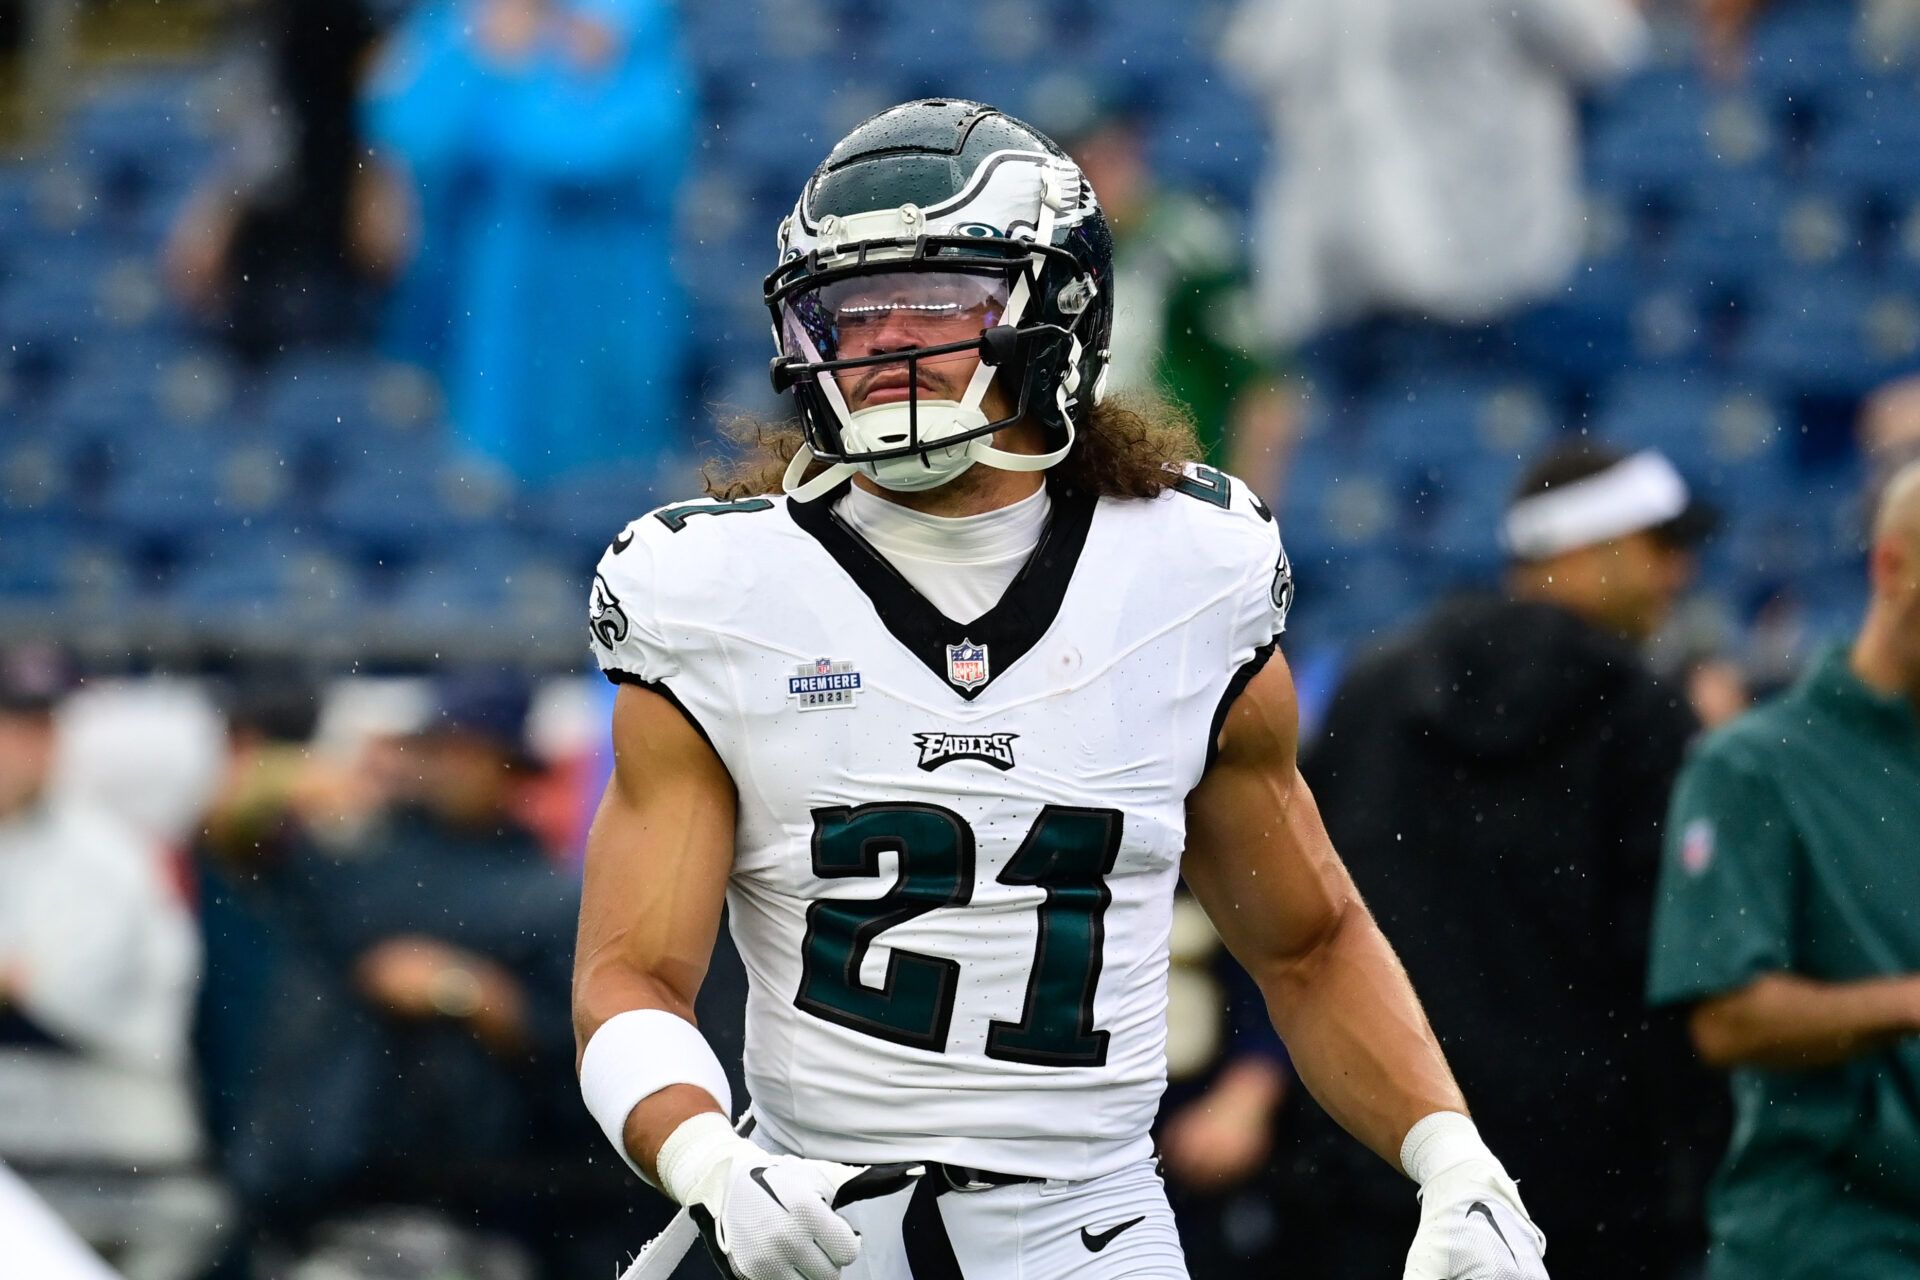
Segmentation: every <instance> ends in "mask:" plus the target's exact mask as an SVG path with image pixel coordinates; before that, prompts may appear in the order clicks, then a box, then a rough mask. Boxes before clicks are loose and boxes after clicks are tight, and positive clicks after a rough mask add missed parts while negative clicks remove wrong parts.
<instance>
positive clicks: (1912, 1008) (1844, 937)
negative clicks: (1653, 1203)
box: [1649, 463, 1920, 1280]
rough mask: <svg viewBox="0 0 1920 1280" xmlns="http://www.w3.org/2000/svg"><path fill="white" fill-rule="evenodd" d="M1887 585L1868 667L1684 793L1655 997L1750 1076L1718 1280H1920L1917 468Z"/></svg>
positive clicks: (1869, 638) (1833, 666) (1839, 671)
mask: <svg viewBox="0 0 1920 1280" xmlns="http://www.w3.org/2000/svg"><path fill="white" fill-rule="evenodd" d="M1870 573H1871V585H1872V603H1871V604H1870V606H1869V608H1868V610H1867V615H1866V620H1865V622H1864V623H1863V624H1862V626H1861V629H1860V633H1859V635H1858V637H1857V638H1856V639H1855V641H1854V644H1853V646H1852V648H1851V649H1850V650H1849V649H1845V648H1838V649H1835V650H1833V651H1832V652H1829V653H1827V654H1825V655H1824V656H1823V657H1822V658H1821V659H1820V660H1819V661H1818V662H1817V663H1815V665H1814V666H1813V668H1812V669H1811V670H1810V671H1808V673H1807V674H1806V675H1805V677H1804V678H1803V679H1802V680H1801V681H1800V682H1799V683H1798V684H1797V685H1795V686H1794V687H1793V688H1792V689H1791V690H1789V691H1788V692H1787V693H1786V694H1784V695H1782V696H1781V697H1779V698H1777V699H1775V700H1774V701H1772V702H1770V703H1767V704H1765V705H1763V706H1761V707H1759V708H1757V709H1755V710H1753V711H1751V712H1749V713H1747V714H1746V715H1744V716H1742V717H1740V718H1739V719H1738V720H1735V721H1733V722H1732V723H1730V724H1728V725H1727V726H1725V727H1724V728H1722V729H1720V730H1719V731H1717V732H1715V733H1713V734H1711V735H1709V736H1708V737H1706V738H1704V739H1703V740H1702V741H1701V742H1700V743H1699V744H1698V745H1697V747H1696V748H1695V749H1694V751H1693V753H1692V754H1691V756H1690V758H1689V760H1688V762H1687V764H1686V766H1685V768H1684V769H1683V771H1682V772H1681V775H1680V780H1679V783H1678V784H1677V786H1676V789H1675V792H1674V799H1673V806H1672V810H1671V813H1670V816H1669V822H1668V828H1667V837H1666V839H1667V853H1666V860H1665V863H1664V865H1663V867H1662V869H1661V885H1660V900H1659V903H1658V905H1657V907H1656V911H1655V918H1654V932H1653V954H1652V965H1651V977H1650V983H1649V996H1650V999H1651V1000H1652V1001H1653V1002H1654V1003H1655V1004H1678V1003H1684V1004H1689V1005H1691V1013H1690V1020H1691V1021H1690V1025H1691V1029H1692V1032H1693V1038H1694V1043H1695V1045H1696V1046H1697V1047H1698V1049H1699V1051H1700V1054H1701V1056H1702V1057H1703V1058H1705V1059H1706V1060H1707V1061H1708V1062H1710V1063H1712V1064H1714V1065H1716V1066H1721V1067H1726V1068H1730V1069H1731V1070H1732V1073H1733V1094H1734V1107H1735V1111H1736V1115H1737V1120H1736V1125H1735V1129H1734V1137H1733V1142H1732V1145H1731V1147H1730V1148H1729V1150H1728V1151H1727V1154H1726V1158H1725V1160H1724V1161H1723V1162H1722V1164H1721V1167H1720V1172H1719V1174H1718V1176H1717V1177H1716V1179H1715V1184H1714V1189H1713V1194H1712V1196H1711V1199H1710V1203H1709V1210H1708V1217H1709V1226H1710V1229H1711V1233H1712V1238H1713V1246H1712V1250H1711V1254H1710V1264H1709V1269H1708V1276H1709V1277H1710V1280H1750V1278H1751V1280H1760V1278H1761V1277H1765V1280H1811V1278H1813V1277H1822V1278H1825V1277H1848V1278H1849V1280H1879V1278H1880V1277H1920V463H1914V464H1909V465H1908V466H1907V467H1906V468H1905V469H1903V470H1902V471H1901V472H1899V473H1898V474H1897V475H1896V476H1895V477H1894V479H1893V481H1892V483H1891V484H1890V485H1889V486H1888V488H1887V491H1886V495H1885V497H1884V498H1883V500H1882V502H1881V505H1880V510H1879V514H1878V519H1877V520H1876V522H1875V525H1874V532H1873V549H1872V555H1871V558H1870Z"/></svg>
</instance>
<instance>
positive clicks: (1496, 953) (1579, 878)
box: [1289, 446, 1718, 1280]
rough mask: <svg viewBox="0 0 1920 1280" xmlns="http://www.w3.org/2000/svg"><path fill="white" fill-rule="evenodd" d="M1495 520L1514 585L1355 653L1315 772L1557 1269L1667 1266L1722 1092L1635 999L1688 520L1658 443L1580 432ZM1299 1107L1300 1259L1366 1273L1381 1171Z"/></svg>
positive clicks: (1679, 1243) (1464, 598) (1693, 524)
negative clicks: (1662, 673)
mask: <svg viewBox="0 0 1920 1280" xmlns="http://www.w3.org/2000/svg"><path fill="white" fill-rule="evenodd" d="M1487 521H1488V523H1489V524H1490V525H1491V524H1494V523H1495V522H1496V521H1497V522H1498V523H1499V526H1500V529H1501V531H1502V536H1503V539H1504V541H1505V543H1506V545H1507V548H1508V552H1509V557H1510V559H1509V562H1508V565H1507V569H1506V581H1505V590H1504V591H1500V592H1473V593H1468V594H1464V595H1460V596H1456V597H1453V598H1450V599H1447V600H1445V601H1443V602H1441V603H1440V604H1438V605H1437V606H1436V607H1435V608H1434V609H1433V610H1432V611H1431V612H1430V613H1429V614H1428V615H1427V616H1426V617H1425V618H1423V619H1421V620H1419V621H1417V622H1416V623H1414V624H1413V625H1411V626H1410V627H1409V628H1408V629H1407V630H1406V631H1405V632H1404V633H1401V634H1399V635H1395V636H1393V637H1391V638H1389V639H1388V640H1386V641H1385V642H1384V643H1383V644H1382V645H1381V646H1380V647H1379V649H1378V650H1377V651H1375V652H1373V653H1369V654H1366V655H1364V656H1362V657H1361V658H1359V659H1358V660H1356V661H1355V662H1354V663H1353V665H1352V666H1351V667H1350V669H1349V670H1348V671H1347V673H1346V675H1345V677H1344V678H1343V679H1342V681H1341V683H1340V686H1339V688H1338V690H1337V691H1336V692H1335V694H1334V696H1333V699H1332V701H1331V703H1330V704H1329V706H1328V710H1327V716H1326V719H1325V722H1324V724H1323V725H1322V732H1321V736H1320V738H1319V740H1318V741H1317V742H1316V744H1315V745H1314V747H1313V749H1312V751H1311V752H1310V753H1309V755H1308V757H1307V761H1306V765H1305V770H1306V775H1307V778H1308V780H1309V781H1310V782H1311V783H1312V784H1313V787H1314V791H1315V794H1316V795H1317V796H1318V798H1319V800H1320V806H1321V812H1322V814H1324V815H1325V818H1326V823H1327V829H1328V831H1329V832H1330V833H1331V835H1332V837H1333V840H1334V842H1335V844H1336V845H1337V846H1338V847H1339V849H1340V850H1341V853H1342V854H1343V855H1344V856H1345V858H1346V859H1347V863H1348V866H1349V867H1350V868H1351V869H1352V874H1353V877H1354V880H1355V882H1356V883H1357V884H1358V886H1359V889H1360V892H1361V895H1362V896H1363V897H1364V898H1365V899H1366V901H1367V903H1368V905H1370V906H1371V907H1372V908H1373V910H1374V912H1375V914H1376V915H1377V916H1378V917H1379V919H1380V922H1381V927H1382V928H1384V929H1385V930H1386V931H1387V934H1388V936H1389V937H1391V938H1393V940H1394V945H1395V946H1396V947H1397V948H1398V949H1399V951H1400V954H1401V956H1402V958H1403V959H1404V961H1405V963H1406V967H1407V971H1408V973H1409V974H1410V975H1411V976H1412V978H1413V981H1414V985H1415V987H1416V988H1417V989H1418V990H1419V991H1420V992H1421V994H1422V995H1423V997H1425V1000H1426V1003H1427V1007H1428V1010H1429V1013H1430V1015H1431V1016H1432V1018H1433V1023H1434V1027H1435V1029H1436V1030H1437V1031H1438V1032H1439V1033H1440V1034H1441V1036H1442V1037H1443V1040H1444V1041H1445V1043H1446V1044H1447V1046H1448V1049H1447V1056H1448V1058H1449V1060H1450V1061H1451V1062H1452V1063H1453V1065H1454V1069H1455V1070H1456V1072H1458V1074H1459V1077H1460V1082H1461V1084H1462V1086H1463V1087H1464V1088H1465V1090H1466V1092H1467V1096H1468V1097H1470V1098H1472V1099H1474V1103H1475V1118H1476V1119H1477V1120H1478V1122H1479V1124H1480V1127H1481V1129H1482V1131H1483V1132H1484V1133H1485V1134H1486V1137H1487V1140H1488V1141H1489V1142H1490V1143H1492V1144H1493V1145H1494V1146H1495V1147H1496V1148H1497V1149H1498V1150H1499V1151H1500V1152H1501V1154H1502V1156H1503V1157H1504V1158H1505V1159H1506V1160H1507V1161H1508V1162H1509V1165H1510V1167H1511V1168H1512V1170H1513V1172H1514V1174H1515V1175H1516V1176H1518V1177H1519V1178H1520V1179H1521V1181H1522V1185H1523V1186H1524V1187H1525V1188H1526V1192H1527V1202H1528V1204H1529V1205H1531V1206H1532V1207H1533V1208H1534V1209H1535V1211H1536V1212H1538V1213H1539V1214H1540V1216H1541V1220H1542V1221H1544V1222H1546V1223H1548V1224H1549V1226H1550V1228H1551V1229H1552V1231H1553V1233H1554V1244H1555V1253H1554V1271H1553V1274H1554V1276H1555V1280H1580V1278H1581V1277H1605V1278H1606V1280H1621V1278H1622V1277H1629V1276H1649V1277H1651V1276H1667V1275H1672V1274H1675V1272H1676V1271H1677V1270H1678V1269H1679V1265H1680V1263H1681V1262H1682V1261H1683V1260H1685V1259H1686V1258H1687V1256H1688V1253H1689V1250H1693V1251H1694V1256H1695V1257H1697V1246H1698V1243H1699V1241H1698V1238H1697V1237H1698V1225H1697V1223H1698V1213H1697V1210H1698V1205H1699V1197H1700V1194H1701V1189H1700V1187H1699V1185H1698V1177H1697V1175H1698V1174H1700V1173H1703V1172H1704V1171H1703V1170H1700V1169H1698V1168H1696V1167H1695V1165H1693V1164H1686V1163H1682V1161H1684V1160H1685V1159H1686V1153H1687V1152H1688V1150H1689V1149H1690V1148H1691V1149H1692V1150H1712V1149H1714V1148H1715V1145H1716V1143H1715V1139H1714V1137H1713V1136H1712V1135H1711V1134H1710V1133H1709V1134H1708V1135H1707V1136H1704V1137H1703V1138H1702V1139H1701V1140H1700V1141H1698V1142H1692V1143H1690V1142H1689V1140H1688V1139H1689V1135H1692V1134H1694V1133H1695V1132H1696V1131H1697V1130H1698V1128H1699V1127H1700V1126H1702V1125H1705V1126H1706V1127H1707V1128H1708V1129H1709V1130H1710V1129H1711V1126H1712V1119H1713V1117H1715V1116H1716V1115H1717V1114H1718V1108H1716V1106H1715V1105H1714V1089H1713V1083H1712V1081H1711V1080H1709V1079H1708V1078H1707V1077H1706V1076H1705V1075H1704V1073H1702V1072H1701V1071H1700V1070H1699V1069H1698V1067H1697V1066H1696V1065H1695V1064H1694V1063H1693V1061H1692V1057H1691V1054H1690V1053H1689V1052H1688V1050H1687V1046H1686V1043H1685V1040H1684V1036H1683V1034H1682V1029H1681V1028H1680V1026H1679V1025H1678V1019H1677V1018H1674V1017H1668V1018H1666V1019H1664V1020H1660V1021H1659V1022H1657V1023H1656V1024H1655V1025H1652V1026H1649V1025H1648V1022H1647V1015H1646V1013H1645V1011H1644V1009H1643V1007H1642V1000H1641V996H1640V982H1641V976H1642V973H1643V971H1644V954H1645V953H1644V947H1645V943H1646V938H1647V932H1648V928H1649V924H1648V917H1649V913H1650V911H1651V904H1652V900H1653V889H1654V877H1655V872H1656V867H1657V865H1658V861H1659V849H1660V833H1661V823H1662V818H1663V815H1664V806H1665V803H1666V795H1667V790H1668V787H1669V786H1670V785H1671V783H1672V780H1673V777H1674V775H1675V773H1676V772H1677V771H1678V769H1679V767H1680V760H1681V756H1682V753H1683V752H1684V750H1685V747H1686V744H1687V742H1688V741H1689V739H1691V738H1692V736H1693V735H1694V733H1695V732H1696V729H1697V725H1696V724H1695V722H1694V719H1693V716H1692V714H1691V713H1690V711H1689V709H1688V707H1687V704H1686V701H1685V699H1684V698H1683V697H1681V696H1679V692H1680V691H1679V690H1677V689H1674V688H1670V687H1668V686H1667V685H1665V684H1663V683H1662V682H1661V681H1659V680H1658V679H1656V678H1655V676H1654V675H1653V673H1652V671H1651V670H1650V669H1649V667H1648V665H1647V663H1646V661H1645V659H1644V658H1643V657H1642V655H1641V653H1640V651H1639V643H1640V642H1641V641H1643V640H1645V639H1646V638H1647V637H1648V636H1649V635H1650V634H1652V633H1653V632H1654V630H1655V629H1657V628H1658V627H1659V625H1660V624H1661V622H1662V620H1663V619H1664V618H1665V617H1666V615H1667V613H1668V611H1669V610H1670V609H1671V607H1672V605H1673V602H1674V600H1675V598H1676V597H1677V595H1678V593H1679V592H1680V591H1681V590H1682V589H1683V588H1684V586H1685V584H1686V582H1687V579H1688V576H1689V573H1690V570H1691V563H1692V556H1691V553H1690V550H1689V548H1690V546H1691V544H1692V542H1693V541H1694V540H1695V539H1696V538H1697V537H1698V536H1699V535H1700V534H1701V532H1702V531H1703V530H1704V528H1705V527H1706V524H1707V517H1706V515H1705V513H1704V512H1703V510H1702V509H1701V507H1700V506H1699V504H1698V503H1697V502H1696V501H1695V500H1694V499H1693V498H1692V496H1691V495H1690V493H1689V492H1688V489H1687V486H1686V483H1685V482H1684V481H1683V480H1682V479H1681V477H1680V475H1679V474H1678V472H1677V471H1676V470H1675V469H1674V467H1673V466H1672V464H1671V463H1669V462H1668V461H1667V459H1666V458H1664V457H1663V456H1661V455H1660V454H1658V453H1654V452H1646V453H1638V454H1633V455H1624V454H1621V453H1617V452H1612V451H1609V450H1605V449H1600V448H1596V447H1592V446H1574V447H1571V448H1567V449H1564V450H1560V451H1557V452H1554V453H1552V454H1549V455H1548V456H1546V457H1544V458H1542V459H1540V460H1539V461H1538V462H1537V463H1536V464H1534V465H1533V466H1532V467H1530V468H1529V469H1528V471H1527V473H1526V475H1525V476H1524V477H1523V479H1522V480H1521V482H1520V484H1519V486H1518V488H1517V490H1516V492H1515V494H1514V497H1513V499H1512V500H1511V502H1510V503H1509V505H1508V506H1507V508H1506V510H1505V511H1504V513H1502V512H1497V511H1489V512H1488V513H1487ZM1300 1127H1301V1129H1302V1130H1303V1135H1302V1145H1303V1147H1304V1148H1305V1153H1306V1154H1305V1156H1304V1157H1303V1160H1302V1163H1304V1164H1310V1165H1311V1166H1313V1167H1314V1168H1315V1170H1316V1176H1315V1177H1313V1178H1312V1179H1311V1180H1305V1181H1303V1183H1302V1185H1300V1186H1298V1187H1289V1190H1291V1191H1292V1192H1293V1197H1292V1200H1293V1202H1294V1203H1295V1207H1296V1215H1295V1220H1294V1221H1292V1222H1290V1223H1289V1225H1290V1227H1292V1228H1293V1229H1294V1238H1295V1240H1296V1243H1298V1244H1299V1246H1300V1248H1301V1252H1302V1262H1301V1267H1302V1272H1303V1274H1318V1273H1319V1271H1321V1270H1326V1271H1327V1272H1328V1273H1329V1274H1332V1273H1333V1272H1334V1269H1333V1268H1332V1267H1331V1265H1330V1263H1331V1261H1332V1260H1333V1259H1335V1258H1337V1259H1338V1260H1339V1261H1340V1262H1341V1264H1342V1267H1341V1269H1340V1273H1341V1274H1352V1275H1376V1274H1384V1272H1383V1270H1382V1269H1383V1268H1385V1267H1387V1266H1388V1265H1389V1263H1390V1262H1391V1261H1392V1257H1391V1255H1392V1252H1393V1251H1392V1250H1391V1249H1389V1248H1387V1247H1385V1246H1384V1245H1383V1244H1376V1243H1373V1242H1372V1241H1371V1239H1370V1238H1368V1237H1365V1235H1364V1233H1363V1228H1364V1225H1365V1224H1366V1223H1368V1222H1370V1221H1374V1220H1377V1218H1378V1216H1379V1215H1381V1214H1383V1213H1387V1212H1390V1211H1391V1209H1392V1206H1393V1204H1394V1203H1395V1201H1396V1197H1397V1195H1398V1188H1397V1187H1396V1186H1395V1185H1393V1182H1392V1180H1391V1179H1386V1178H1381V1177H1378V1176H1376V1175H1374V1173H1373V1171H1372V1170H1370V1169H1368V1168H1367V1167H1365V1166H1364V1165H1363V1164H1361V1163H1360V1162H1356V1161H1354V1160H1352V1159H1350V1158H1348V1157H1347V1156H1346V1154H1345V1148H1346V1146H1347V1145H1348V1144H1346V1143H1345V1141H1344V1139H1342V1138H1340V1137H1338V1136H1337V1135H1336V1134H1335V1133H1334V1132H1333V1126H1332V1125H1331V1124H1330V1123H1329V1122H1328V1121H1327V1120H1326V1119H1325V1117H1323V1116H1321V1115H1319V1114H1318V1113H1317V1112H1314V1111H1312V1110H1311V1109H1310V1108H1309V1109H1308V1110H1307V1114H1306V1115H1304V1116H1303V1117H1302V1118H1301V1122H1300ZM1689 1206H1691V1208H1689ZM1356 1241H1360V1243H1357V1244H1356ZM1356 1250H1357V1252H1356ZM1316 1264H1323V1265H1320V1266H1317V1265H1316Z"/></svg>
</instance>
